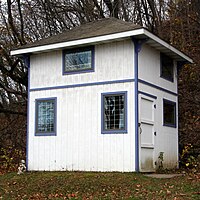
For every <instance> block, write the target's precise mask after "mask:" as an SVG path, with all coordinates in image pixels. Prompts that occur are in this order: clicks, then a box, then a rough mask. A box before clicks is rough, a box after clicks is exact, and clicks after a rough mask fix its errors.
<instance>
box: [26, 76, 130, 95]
mask: <svg viewBox="0 0 200 200" xmlns="http://www.w3.org/2000/svg"><path fill="white" fill-rule="evenodd" d="M129 82H134V79H132V78H131V79H122V80H113V81H100V82H93V83H79V84H72V85H62V86H52V87H43V88H32V89H30V91H31V92H34V91H42V90H56V89H65V88H75V87H87V86H95V85H105V84H116V83H129Z"/></svg>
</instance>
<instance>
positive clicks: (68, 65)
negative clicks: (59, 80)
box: [63, 46, 94, 74]
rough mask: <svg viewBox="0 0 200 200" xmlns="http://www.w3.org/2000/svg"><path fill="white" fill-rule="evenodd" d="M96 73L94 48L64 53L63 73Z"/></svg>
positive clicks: (71, 50)
mask: <svg viewBox="0 0 200 200" xmlns="http://www.w3.org/2000/svg"><path fill="white" fill-rule="evenodd" d="M91 71H94V46H90V47H83V48H76V49H70V50H64V51H63V73H64V74H71V73H82V72H91Z"/></svg>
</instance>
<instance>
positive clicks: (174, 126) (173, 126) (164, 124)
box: [163, 99, 177, 128]
mask: <svg viewBox="0 0 200 200" xmlns="http://www.w3.org/2000/svg"><path fill="white" fill-rule="evenodd" d="M164 103H167V104H170V105H173V106H174V124H167V123H165V122H164V120H165V119H164ZM163 126H167V127H172V128H176V127H177V119H176V102H174V101H170V100H168V99H163Z"/></svg>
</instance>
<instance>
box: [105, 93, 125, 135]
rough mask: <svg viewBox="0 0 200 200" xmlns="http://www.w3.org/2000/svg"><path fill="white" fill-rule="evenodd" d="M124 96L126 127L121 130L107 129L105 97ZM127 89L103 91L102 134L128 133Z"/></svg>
mask: <svg viewBox="0 0 200 200" xmlns="http://www.w3.org/2000/svg"><path fill="white" fill-rule="evenodd" d="M118 95H123V96H124V112H125V113H124V123H125V125H124V129H121V130H117V129H116V130H105V121H104V97H105V96H118ZM127 98H128V97H127V91H119V92H106V93H101V134H126V133H127V132H128V131H127V127H128V112H127V111H128V104H127Z"/></svg>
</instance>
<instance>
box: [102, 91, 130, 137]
mask: <svg viewBox="0 0 200 200" xmlns="http://www.w3.org/2000/svg"><path fill="white" fill-rule="evenodd" d="M126 102H127V93H126V92H120V93H105V94H102V133H125V132H127V119H126V118H127V103H126Z"/></svg>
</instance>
